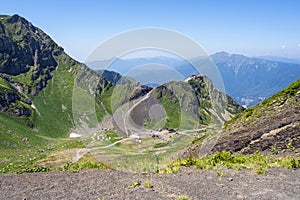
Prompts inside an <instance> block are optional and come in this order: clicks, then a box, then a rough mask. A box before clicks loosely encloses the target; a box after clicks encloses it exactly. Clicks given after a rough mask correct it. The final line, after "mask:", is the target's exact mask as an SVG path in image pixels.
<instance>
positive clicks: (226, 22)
mask: <svg viewBox="0 0 300 200" xmlns="http://www.w3.org/2000/svg"><path fill="white" fill-rule="evenodd" d="M0 13H1V14H9V15H12V14H15V13H17V14H19V15H21V16H23V17H25V18H26V19H28V20H29V21H31V22H32V23H33V24H34V25H35V26H38V27H40V28H42V29H43V30H44V31H45V32H46V33H47V34H49V35H50V36H51V37H52V38H53V39H54V40H55V41H56V42H57V43H58V44H59V45H61V46H63V47H64V49H65V50H66V51H67V53H68V54H70V55H71V56H72V57H74V58H76V59H77V60H79V61H84V60H85V59H86V57H87V56H88V55H89V53H90V52H91V51H92V50H93V49H95V48H96V47H97V46H98V45H99V44H100V43H101V42H103V41H104V40H106V39H109V38H110V37H112V36H114V35H116V34H118V33H120V32H124V31H127V30H131V29H135V28H141V27H162V28H168V29H173V30H176V31H179V32H180V33H183V34H185V35H187V36H189V37H190V38H192V39H194V40H195V41H196V42H198V43H199V44H200V45H201V46H203V47H204V48H205V49H206V50H207V51H208V53H214V52H217V51H227V52H229V53H241V54H245V55H248V56H265V55H275V56H285V57H300V1H297V0H242V1H241V0H226V1H225V0H224V1H217V0H210V1H201V0H187V1H183V0H182V1H176V0H139V1H135V0H127V1H125V0H123V1H122V0H99V1H96V0H94V1H92V0H86V1H74V0H73V1H71V0H60V1H58V0H52V1H50V0H49V1H47V0H45V1H38V0H26V1H25V0H24V1H20V0H0Z"/></svg>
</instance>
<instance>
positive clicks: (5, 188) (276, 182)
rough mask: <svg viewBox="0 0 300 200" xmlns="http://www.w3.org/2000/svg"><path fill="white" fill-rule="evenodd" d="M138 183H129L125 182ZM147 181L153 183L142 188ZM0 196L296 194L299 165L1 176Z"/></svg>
mask: <svg viewBox="0 0 300 200" xmlns="http://www.w3.org/2000/svg"><path fill="white" fill-rule="evenodd" d="M136 181H140V182H141V184H140V185H138V186H137V187H135V188H130V187H129V186H130V184H132V183H134V182H136ZM146 181H148V182H150V183H151V184H152V185H153V187H152V188H145V186H144V183H145V182H146ZM0 191H1V192H0V199H18V200H20V199H26V200H30V199H34V200H35V199H95V200H97V199H105V200H106V199H155V200H157V199H178V198H179V197H182V196H185V197H187V198H188V199H255V200H257V199H285V200H287V199H295V200H296V199H297V200H298V199H300V170H289V169H283V168H276V169H270V170H269V171H268V172H267V173H266V174H263V175H257V174H255V173H254V172H253V171H251V170H240V171H238V170H233V169H230V170H228V169H226V170H221V171H220V170H218V171H215V170H210V171H207V172H203V171H201V170H197V171H195V170H193V169H192V168H185V169H183V170H182V171H181V172H180V173H177V174H151V175H144V174H134V173H131V172H124V171H101V170H84V171H80V172H79V173H73V172H49V173H31V174H19V175H1V176H0Z"/></svg>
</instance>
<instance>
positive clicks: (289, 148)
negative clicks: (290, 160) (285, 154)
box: [286, 142, 295, 152]
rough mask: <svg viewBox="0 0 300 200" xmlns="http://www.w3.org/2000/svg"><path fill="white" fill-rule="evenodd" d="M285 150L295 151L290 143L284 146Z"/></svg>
mask: <svg viewBox="0 0 300 200" xmlns="http://www.w3.org/2000/svg"><path fill="white" fill-rule="evenodd" d="M286 148H287V149H288V150H289V151H290V152H293V151H295V147H294V146H293V144H292V142H289V143H288V144H287V145H286Z"/></svg>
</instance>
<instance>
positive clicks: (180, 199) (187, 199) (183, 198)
mask: <svg viewBox="0 0 300 200" xmlns="http://www.w3.org/2000/svg"><path fill="white" fill-rule="evenodd" d="M176 200H189V198H188V197H186V196H180V197H178V198H177V199H176Z"/></svg>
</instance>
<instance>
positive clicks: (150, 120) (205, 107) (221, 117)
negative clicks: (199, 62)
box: [131, 75, 243, 130]
mask: <svg viewBox="0 0 300 200" xmlns="http://www.w3.org/2000/svg"><path fill="white" fill-rule="evenodd" d="M159 107H161V111H159ZM155 108H157V110H155ZM145 110H146V111H147V110H150V112H149V113H147V112H146V111H145ZM151 110H152V113H151ZM242 110H243V108H242V107H241V106H239V105H238V104H237V103H236V102H235V101H234V100H232V99H231V98H230V97H229V96H227V95H226V94H225V93H223V92H221V91H219V90H218V89H217V88H216V87H214V85H213V83H212V82H211V80H210V79H208V78H207V77H206V76H202V75H197V76H192V77H190V78H188V79H186V80H184V81H179V82H170V83H166V84H164V85H162V86H159V87H157V88H155V89H154V90H153V91H152V92H151V94H150V95H149V98H147V99H145V100H144V102H141V103H140V105H139V106H137V107H136V108H135V109H134V110H133V111H132V112H131V117H132V119H133V120H134V121H136V123H137V124H140V125H142V124H144V125H146V126H147V127H148V128H152V129H153V128H154V129H157V128H173V129H174V128H176V129H180V130H193V129H199V128H200V127H201V126H203V125H211V126H215V125H217V126H221V125H222V124H223V123H224V122H225V121H226V120H228V119H230V118H231V117H232V116H233V115H234V114H236V113H238V112H241V111H242ZM159 112H161V113H159Z"/></svg>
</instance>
